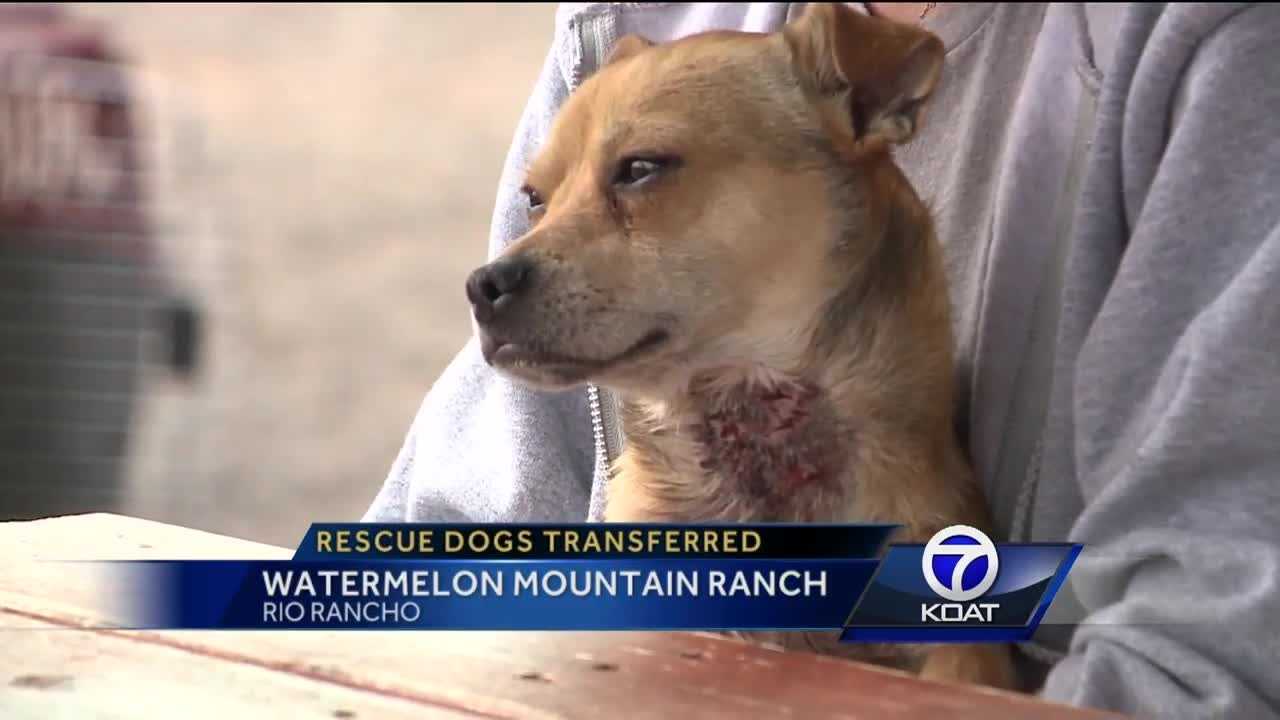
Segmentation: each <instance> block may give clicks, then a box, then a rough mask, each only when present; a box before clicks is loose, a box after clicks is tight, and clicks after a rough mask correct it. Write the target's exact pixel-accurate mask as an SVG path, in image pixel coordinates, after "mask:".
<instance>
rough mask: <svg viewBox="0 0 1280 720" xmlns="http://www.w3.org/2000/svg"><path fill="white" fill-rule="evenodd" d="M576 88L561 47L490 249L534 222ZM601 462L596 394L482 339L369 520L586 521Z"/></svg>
mask: <svg viewBox="0 0 1280 720" xmlns="http://www.w3.org/2000/svg"><path fill="white" fill-rule="evenodd" d="M568 94H569V90H568V87H567V84H566V81H565V78H564V75H563V73H562V71H561V67H560V64H559V63H558V62H557V58H556V52H555V50H554V49H553V50H552V51H551V52H550V53H549V54H548V56H547V59H546V62H545V64H544V66H543V69H542V72H541V74H540V76H539V78H538V81H537V84H536V86H535V87H534V90H533V93H532V96H531V97H530V99H529V102H528V104H527V106H526V107H525V110H524V113H523V116H522V117H521V120H520V124H519V127H518V129H517V131H516V135H515V139H514V141H513V142H512V145H511V149H510V151H509V153H508V155H507V160H506V165H505V167H504V169H503V173H502V177H501V180H500V182H499V187H498V198H497V204H496V208H495V210H494V214H493V223H492V227H491V230H490V237H489V256H490V257H493V256H495V255H497V254H498V253H499V252H501V251H502V249H503V248H505V247H506V246H507V245H509V244H510V243H511V242H512V241H514V240H515V239H517V238H519V237H520V236H521V235H522V234H524V232H525V231H526V229H527V227H526V212H525V207H524V204H523V203H524V199H523V197H522V196H521V194H520V192H519V188H520V185H521V182H522V180H523V175H524V169H525V166H526V163H527V162H528V160H529V159H530V156H531V155H532V153H533V152H534V151H535V150H536V148H537V145H538V143H539V142H541V140H542V138H543V137H545V136H546V134H547V131H548V128H549V127H550V124H551V121H552V119H553V118H554V116H555V114H556V111H557V110H558V109H559V107H560V105H561V104H562V103H563V102H564V100H565V98H566V97H567V96H568ZM458 291H459V293H461V291H462V288H461V287H459V289H458ZM593 462H594V455H593V450H592V435H591V424H590V415H589V412H588V405H587V396H586V392H585V391H584V390H573V391H569V392H563V393H543V392H535V391H532V390H529V389H526V388H524V387H523V386H520V385H517V384H515V383H512V382H511V381H509V380H507V379H505V378H503V377H501V376H499V375H498V374H497V373H495V372H494V371H493V370H492V369H491V368H490V367H489V366H488V365H486V364H485V362H484V359H483V358H482V357H481V355H480V348H479V344H478V342H477V341H476V339H475V338H474V337H473V338H472V339H471V340H470V341H469V342H468V343H467V344H466V346H465V347H463V349H462V351H461V352H459V353H458V355H457V356H456V357H455V358H454V359H453V361H452V362H451V363H450V364H449V366H448V368H446V369H445V371H444V373H443V374H442V375H441V376H440V378H439V379H438V380H437V381H436V383H435V384H434V385H433V386H432V388H431V389H430V391H429V392H428V393H427V396H426V399H425V400H424V401H423V403H422V406H421V408H420V409H419V411H418V415H417V417H416V418H415V419H414V421H413V423H412V426H411V427H410V429H409V432H408V435H407V436H406V437H405V440H404V444H403V446H402V448H401V450H400V453H399V455H398V457H397V458H396V460H395V462H394V464H393V465H392V467H391V472H390V473H389V475H388V477H387V480H386V482H385V483H384V485H383V487H382V489H381V491H380V492H379V493H378V495H377V497H376V498H375V499H374V501H373V504H372V506H371V507H370V508H369V510H368V511H367V512H366V513H365V516H364V521H365V522H398V521H405V522H448V521H456V522H463V521H469V522H504V521H505V522H520V521H552V520H560V521H581V520H583V519H584V518H585V517H586V512H587V503H588V499H589V494H590V489H591V480H592V472H593Z"/></svg>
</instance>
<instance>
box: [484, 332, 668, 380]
mask: <svg viewBox="0 0 1280 720" xmlns="http://www.w3.org/2000/svg"><path fill="white" fill-rule="evenodd" d="M670 338H671V334H670V333H669V332H667V331H666V330H664V329H661V328H658V329H654V330H650V331H649V332H647V333H645V334H644V335H642V336H641V337H640V339H639V340H637V341H636V342H635V343H633V344H632V345H631V346H630V347H628V348H627V349H626V350H623V351H622V352H620V353H618V354H616V355H613V356H611V357H608V358H604V359H597V358H582V357H574V356H572V355H564V354H561V353H555V352H549V351H546V350H542V349H539V348H537V347H534V346H530V345H526V344H522V343H515V342H506V341H505V340H502V339H499V338H494V337H486V338H482V340H481V352H482V353H483V355H484V358H485V361H486V362H488V363H489V364H490V365H492V366H493V367H495V368H498V369H499V370H504V371H507V372H509V373H511V374H513V375H517V376H521V377H527V376H534V377H536V378H538V379H542V380H554V381H555V382H557V383H564V384H568V383H575V382H581V381H583V380H586V379H587V378H589V377H591V376H592V375H595V374H598V373H601V372H604V371H606V370H610V369H613V368H616V367H618V366H619V365H623V364H625V363H629V362H632V361H635V360H638V359H640V358H641V357H643V356H645V355H648V354H649V353H651V352H653V351H654V350H656V349H658V348H659V347H661V346H662V345H663V344H665V343H666V342H667V341H668V340H669V339H670Z"/></svg>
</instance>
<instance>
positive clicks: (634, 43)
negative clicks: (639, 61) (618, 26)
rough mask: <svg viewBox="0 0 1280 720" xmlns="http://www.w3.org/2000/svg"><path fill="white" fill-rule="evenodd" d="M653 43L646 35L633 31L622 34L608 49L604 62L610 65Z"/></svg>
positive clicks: (651, 45)
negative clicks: (610, 48)
mask: <svg viewBox="0 0 1280 720" xmlns="http://www.w3.org/2000/svg"><path fill="white" fill-rule="evenodd" d="M653 45H654V43H653V41H652V40H650V39H648V38H646V37H642V36H640V35H636V34H634V33H629V34H627V35H623V36H622V37H620V38H618V41H617V42H615V43H614V44H613V49H612V50H610V51H609V57H608V59H606V60H605V61H604V64H605V65H612V64H613V63H616V62H618V61H619V60H623V59H625V58H629V57H631V56H632V55H635V54H636V53H638V52H640V51H641V50H645V49H648V48H651V47H653Z"/></svg>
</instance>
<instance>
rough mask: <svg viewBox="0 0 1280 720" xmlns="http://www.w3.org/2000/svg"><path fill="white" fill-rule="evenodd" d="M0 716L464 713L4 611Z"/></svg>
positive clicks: (189, 719) (134, 718)
mask: <svg viewBox="0 0 1280 720" xmlns="http://www.w3.org/2000/svg"><path fill="white" fill-rule="evenodd" d="M0 622H3V624H4V625H5V626H6V627H7V628H9V629H8V630H6V631H5V633H4V635H3V638H4V640H5V641H4V642H0V717H3V718H5V720H54V719H56V718H67V720H71V719H73V718H75V719H76V720H79V719H80V718H113V719H114V718H120V719H121V720H126V719H127V720H146V719H147V718H171V717H174V716H175V715H180V716H181V717H183V718H184V719H185V720H204V719H205V718H207V719H208V720H225V718H229V717H230V718H248V717H255V718H256V717H280V718H308V717H309V718H330V719H331V720H332V719H335V718H387V719H388V720H392V719H394V720H410V719H411V718H414V719H416V718H427V719H428V720H452V719H458V718H472V717H474V716H473V715H469V714H462V713H459V712H454V711H450V710H448V709H444V708H440V707H438V706H434V705H423V704H421V703H416V702H413V701H410V700H404V699H400V698H395V697H388V696H385V695H381V694H377V693H369V692H364V691H360V690H355V689H351V688H346V687H342V686H337V685H332V684H328V683H317V682H314V681H311V680H310V679H308V678H303V677H298V676H293V675H289V674H285V673H278V672H272V671H269V670H264V669H262V668H258V667H254V666H252V665H241V664H235V663H194V662H191V661H190V656H189V655H188V654H187V653H185V652H183V651H181V650H177V649H173V648H168V647H164V646H162V645H154V644H150V643H139V642H133V641H131V640H129V639H127V638H118V637H110V636H103V635H101V634H98V633H91V632H68V631H65V630H62V629H60V628H58V627H56V626H51V625H47V624H45V623H41V622H38V621H34V620H30V619H28V618H23V617H20V616H12V615H8V616H4V617H3V619H2V620H0Z"/></svg>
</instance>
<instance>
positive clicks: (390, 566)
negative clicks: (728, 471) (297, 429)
mask: <svg viewBox="0 0 1280 720" xmlns="http://www.w3.org/2000/svg"><path fill="white" fill-rule="evenodd" d="M892 529H893V528H892V527H889V526H861V525H760V526H728V525H715V526H669V525H647V526H646V525H635V526H611V525H599V524H593V525H574V526H570V525H323V526H321V525H317V526H314V527H313V528H312V529H311V530H310V531H309V532H308V533H307V535H306V537H305V538H304V539H303V542H302V543H301V544H300V546H299V548H298V552H297V553H296V554H295V556H294V558H293V559H291V560H276V561H246V560H230V559H229V560H215V561H137V562H119V563H113V564H112V565H113V571H114V572H116V573H117V582H116V583H114V586H115V587H124V588H125V591H124V592H123V593H121V594H120V597H117V598H115V599H116V600H117V604H116V607H117V608H118V609H119V610H120V615H121V616H120V617H119V618H118V619H119V624H120V625H121V626H122V627H126V628H130V629H161V628H182V629H248V630H257V629H296V630H308V629H330V630H334V629H365V630H367V629H394V630H410V629H423V630H712V631H714V630H743V631H752V630H783V631H801V630H803V631H821V630H830V631H843V635H842V637H843V639H845V640H848V641H851V642H859V641H873V642H940V641H944V642H945V641H948V640H964V641H966V642H987V641H990V642H1008V641H1011V640H1018V639H1026V638H1028V637H1030V636H1031V634H1033V633H1034V631H1035V627H1036V626H1037V625H1038V624H1039V622H1040V619H1041V618H1042V617H1043V615H1044V611H1045V610H1046V609H1047V608H1048V606H1049V603H1051V602H1052V600H1053V596H1054V594H1055V593H1056V591H1057V588H1058V587H1059V586H1060V585H1061V582H1062V580H1063V579H1064V578H1065V577H1066V574H1067V572H1068V571H1069V569H1070V565H1071V562H1072V561H1073V560H1074V558H1075V556H1076V554H1078V552H1079V546H1077V545H1071V544H1037V545H999V546H996V545H995V544H993V543H991V541H990V540H989V539H988V538H986V536H985V535H982V534H981V533H979V532H978V531H976V530H974V529H973V528H965V527H963V526H955V527H953V528H948V529H947V530H944V531H943V532H941V533H939V534H938V535H937V536H935V537H934V538H933V539H932V540H931V541H930V543H929V544H928V545H924V546H921V545H890V546H888V548H887V550H886V549H885V547H884V543H885V541H886V540H887V539H888V537H889V535H890V533H891V531H892ZM121 583H123V585H122V584H121Z"/></svg>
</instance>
